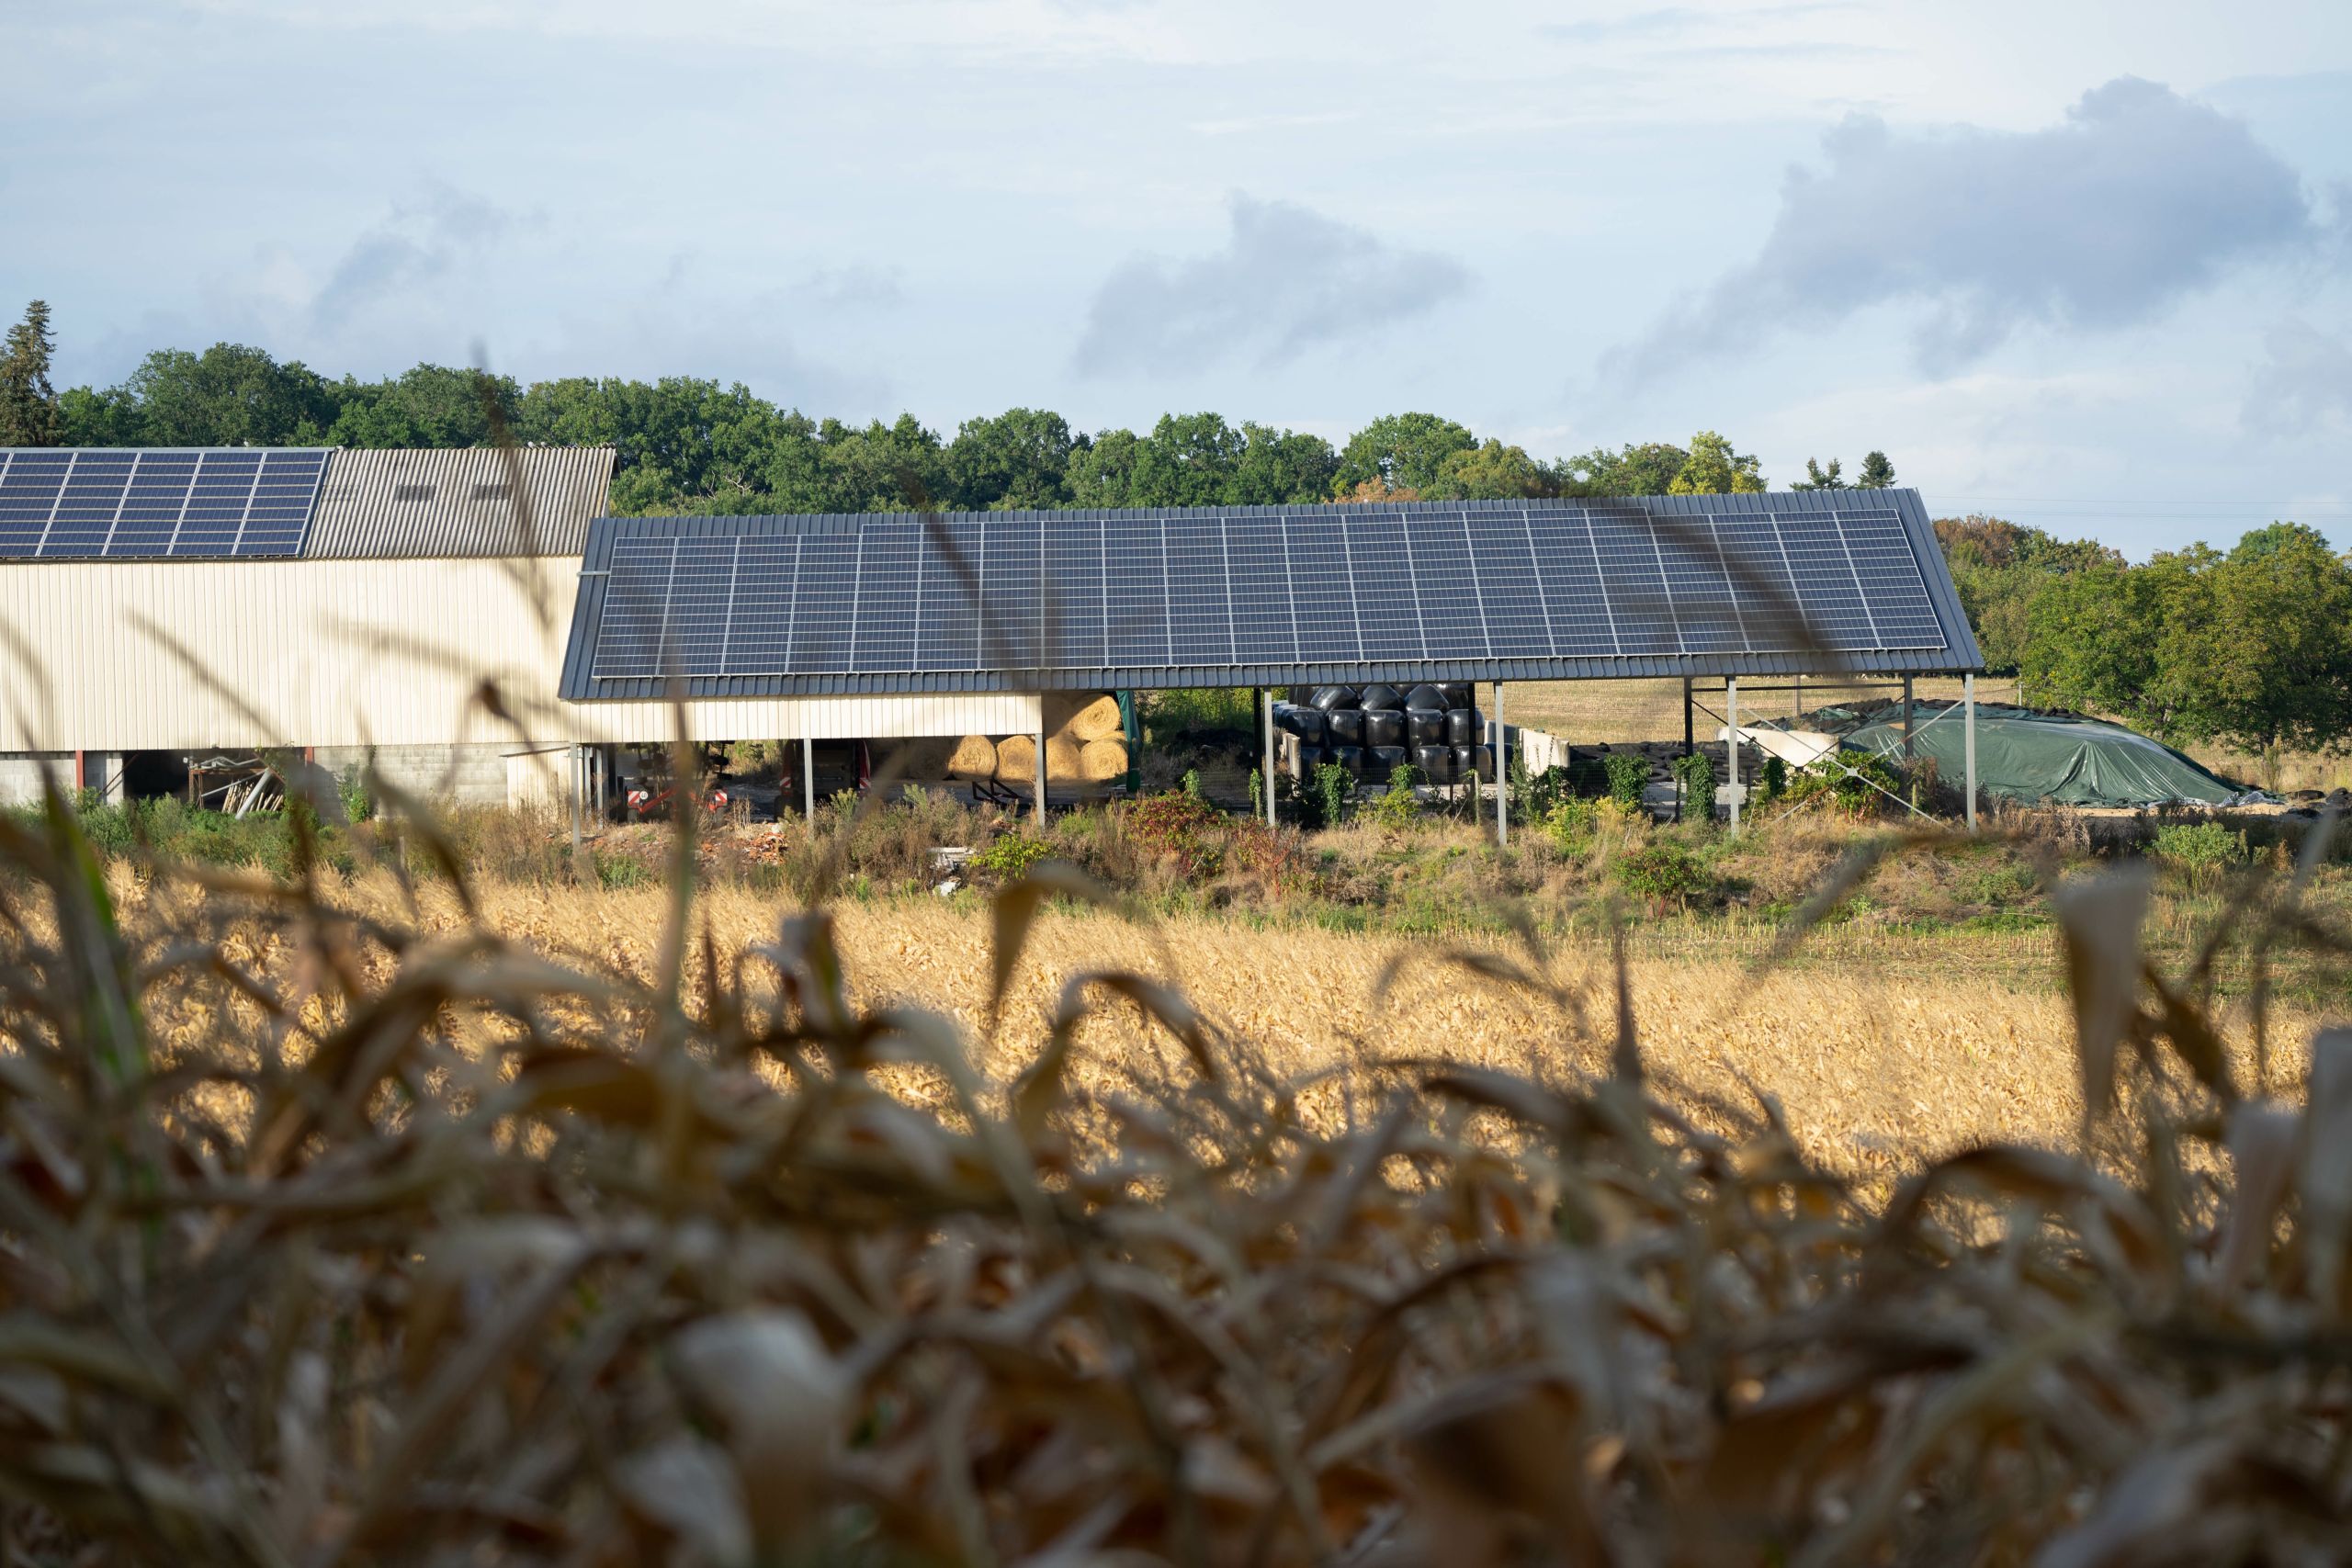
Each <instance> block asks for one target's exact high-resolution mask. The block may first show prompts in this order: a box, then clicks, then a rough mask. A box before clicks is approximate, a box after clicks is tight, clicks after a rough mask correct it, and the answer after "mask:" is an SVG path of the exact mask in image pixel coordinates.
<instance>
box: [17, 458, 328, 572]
mask: <svg viewBox="0 0 2352 1568" xmlns="http://www.w3.org/2000/svg"><path fill="white" fill-rule="evenodd" d="M327 457H328V454H327V453H326V452H325V451H322V450H319V449H316V448H311V447H300V448H296V447H272V448H269V449H267V450H263V449H258V448H254V447H205V448H200V449H191V448H184V447H138V448H126V447H75V448H50V447H14V448H7V449H0V558H7V559H16V560H26V559H38V560H62V559H70V558H85V557H89V558H131V557H172V558H195V557H207V556H213V557H218V556H243V557H254V556H292V555H299V554H300V553H301V549H302V536H303V532H304V530H305V529H307V528H308V527H309V526H310V522H311V510H312V508H313V507H314V506H315V505H316V503H317V502H318V495H319V482H320V479H322V476H323V475H324V474H325V472H326V464H327Z"/></svg>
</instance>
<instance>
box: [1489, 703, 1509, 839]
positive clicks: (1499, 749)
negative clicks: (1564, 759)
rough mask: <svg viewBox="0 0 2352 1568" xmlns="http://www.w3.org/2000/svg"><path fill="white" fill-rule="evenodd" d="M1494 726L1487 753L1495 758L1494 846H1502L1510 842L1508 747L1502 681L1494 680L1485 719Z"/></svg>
mask: <svg viewBox="0 0 2352 1568" xmlns="http://www.w3.org/2000/svg"><path fill="white" fill-rule="evenodd" d="M1487 722H1488V723H1490V724H1492V725H1493V726H1494V735H1495V739H1494V743H1493V744H1492V745H1491V746H1489V747H1488V748H1487V754H1488V755H1489V756H1491V757H1493V758H1494V760H1495V847H1496V848H1497V849H1501V848H1504V847H1505V846H1507V845H1509V844H1510V748H1509V747H1508V746H1507V745H1505V744H1504V741H1503V736H1504V735H1505V734H1506V733H1508V732H1507V731H1506V730H1505V729H1504V728H1503V683H1502V682H1500V681H1498V682H1495V712H1494V716H1493V717H1492V718H1491V719H1489V720H1488V721H1487Z"/></svg>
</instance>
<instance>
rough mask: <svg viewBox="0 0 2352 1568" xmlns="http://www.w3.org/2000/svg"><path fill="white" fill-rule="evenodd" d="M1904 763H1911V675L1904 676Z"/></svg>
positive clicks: (1906, 766) (1905, 764)
mask: <svg viewBox="0 0 2352 1568" xmlns="http://www.w3.org/2000/svg"><path fill="white" fill-rule="evenodd" d="M1903 765H1904V767H1905V768H1908V767H1910V765H1911V677H1910V676H1908V675H1905V677H1903Z"/></svg>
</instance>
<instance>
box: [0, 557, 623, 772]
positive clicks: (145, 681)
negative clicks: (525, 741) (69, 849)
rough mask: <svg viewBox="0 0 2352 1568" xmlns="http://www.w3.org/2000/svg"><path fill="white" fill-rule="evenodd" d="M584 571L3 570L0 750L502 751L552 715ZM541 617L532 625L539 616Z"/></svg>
mask: <svg viewBox="0 0 2352 1568" xmlns="http://www.w3.org/2000/svg"><path fill="white" fill-rule="evenodd" d="M578 571H579V563H578V562H577V561H575V560H568V559H563V558H543V559H536V560H534V559H504V560H270V561H93V562H88V563H81V562H74V563H62V562H56V563H51V562H43V563H40V564H28V565H23V566H6V567H0V750H40V749H51V750H56V749H64V750H73V749H78V748H92V747H101V746H103V747H107V748H109V749H112V750H175V749H179V748H185V747H202V746H256V745H289V746H365V745H369V744H376V745H388V746H400V745H433V744H458V743H463V742H468V741H495V740H501V739H510V738H512V737H514V736H515V728H514V727H512V726H508V725H504V724H501V723H500V722H498V721H497V720H495V719H493V718H492V717H491V716H490V715H489V714H488V713H487V712H485V711H483V710H482V708H481V705H480V704H479V703H478V702H475V701H474V700H473V694H474V693H475V691H476V690H477V688H478V687H479V686H480V685H481V682H482V680H483V678H484V677H486V676H488V677H494V678H495V679H496V680H497V681H498V682H499V683H500V688H501V691H502V692H503V694H504V695H505V699H506V701H507V702H508V704H509V705H510V707H511V708H512V710H513V711H514V712H515V715H516V716H517V717H518V718H520V719H522V720H523V722H524V728H526V730H539V729H543V728H556V727H559V726H560V724H561V720H560V717H559V716H558V715H557V713H556V707H555V703H554V694H555V682H556V675H557V671H558V670H559V668H560V660H561V658H562V648H563V639H564V637H565V635H566V633H567V632H568V630H569V629H570V626H571V600H572V595H573V592H575V590H576V589H577V586H578V576H577V574H578ZM535 603H536V605H537V608H535Z"/></svg>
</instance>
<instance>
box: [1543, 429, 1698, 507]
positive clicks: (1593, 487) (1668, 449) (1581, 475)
mask: <svg viewBox="0 0 2352 1568" xmlns="http://www.w3.org/2000/svg"><path fill="white" fill-rule="evenodd" d="M1690 461H1691V454H1690V453H1689V452H1687V451H1685V450H1683V449H1682V448H1681V447H1679V446H1675V445H1674V444H1673V443H1671V442H1668V441H1652V442H1648V443H1646V444H1645V445H1642V446H1634V444H1632V443H1630V442H1629V443H1627V444H1626V445H1625V446H1623V448H1621V449H1620V450H1618V451H1615V452H1611V451H1610V450H1608V449H1607V448H1606V447H1601V446H1596V447H1594V448H1593V449H1592V450H1591V451H1589V452H1588V453H1586V454H1585V455H1584V456H1583V457H1571V458H1569V459H1568V460H1567V463H1566V465H1565V467H1566V474H1567V477H1568V479H1569V480H1570V482H1571V484H1572V485H1573V489H1572V490H1571V491H1570V492H1569V493H1571V494H1578V495H1664V494H1666V493H1667V491H1668V490H1669V489H1671V488H1672V487H1673V484H1674V481H1675V479H1676V477H1677V476H1678V475H1679V474H1680V473H1681V472H1682V469H1683V467H1684V465H1686V464H1687V463H1689V462H1690Z"/></svg>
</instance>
